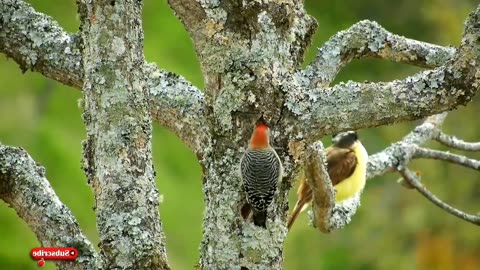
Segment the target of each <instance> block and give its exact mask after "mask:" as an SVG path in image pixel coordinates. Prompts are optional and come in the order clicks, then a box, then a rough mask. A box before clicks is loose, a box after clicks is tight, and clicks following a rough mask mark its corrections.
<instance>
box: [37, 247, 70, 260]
mask: <svg viewBox="0 0 480 270" xmlns="http://www.w3.org/2000/svg"><path fill="white" fill-rule="evenodd" d="M30 256H32V258H33V259H34V260H42V259H43V260H64V261H73V260H75V259H76V258H77V257H78V251H77V249H75V248H71V247H65V248H60V247H39V248H32V251H30Z"/></svg>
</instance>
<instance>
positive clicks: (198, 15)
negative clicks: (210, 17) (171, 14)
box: [168, 0, 206, 35]
mask: <svg viewBox="0 0 480 270" xmlns="http://www.w3.org/2000/svg"><path fill="white" fill-rule="evenodd" d="M168 4H169V5H170V7H171V8H172V9H173V10H174V11H175V14H176V15H177V17H178V18H179V19H180V20H181V21H182V22H183V24H184V25H185V29H186V30H187V31H188V32H190V34H191V35H196V33H197V29H198V28H200V27H203V26H204V23H203V22H202V21H204V20H205V19H206V14H205V10H204V9H203V7H202V6H201V4H200V1H195V0H168Z"/></svg>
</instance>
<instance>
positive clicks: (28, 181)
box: [0, 144, 98, 269]
mask: <svg viewBox="0 0 480 270" xmlns="http://www.w3.org/2000/svg"><path fill="white" fill-rule="evenodd" d="M0 199H2V200H3V201H5V202H6V203H7V204H8V205H9V206H10V207H12V208H13V209H15V211H16V212H17V214H18V216H19V217H20V218H22V219H23V220H24V221H25V222H26V223H27V224H28V225H29V226H30V228H31V229H32V231H33V232H34V233H35V235H37V238H38V240H39V241H40V243H41V244H42V246H45V247H74V248H76V249H77V250H78V252H79V257H78V258H77V260H75V261H55V264H56V266H57V267H58V268H59V269H95V268H97V266H98V256H97V253H96V252H95V249H94V248H93V246H92V244H91V243H90V241H88V239H87V238H86V237H85V236H84V235H83V233H82V231H81V230H80V226H79V225H78V223H77V220H76V219H75V217H74V216H73V214H72V213H71V212H70V210H69V209H68V208H67V206H65V205H64V204H63V203H62V202H61V201H60V199H58V197H57V195H56V194H55V191H54V190H53V188H52V186H51V185H50V183H49V182H48V180H47V179H46V177H45V168H43V167H41V166H39V165H38V164H37V163H35V161H34V160H33V159H32V158H31V157H30V156H29V155H28V154H27V153H26V152H25V150H23V149H21V148H17V147H9V146H5V145H2V144H0Z"/></svg>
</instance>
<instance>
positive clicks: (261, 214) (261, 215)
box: [253, 210, 267, 228]
mask: <svg viewBox="0 0 480 270" xmlns="http://www.w3.org/2000/svg"><path fill="white" fill-rule="evenodd" d="M266 223H267V211H255V210H253V224H255V225H256V226H259V227H263V228H267V225H266Z"/></svg>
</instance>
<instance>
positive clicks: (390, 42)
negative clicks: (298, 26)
mask: <svg viewBox="0 0 480 270" xmlns="http://www.w3.org/2000/svg"><path fill="white" fill-rule="evenodd" d="M454 53H455V49H454V48H450V47H442V46H438V45H434V44H429V43H425V42H420V41H416V40H413V39H409V38H405V37H402V36H398V35H395V34H392V33H390V32H389V31H387V30H385V29H384V28H383V27H382V26H380V25H379V24H378V23H376V22H373V21H369V20H364V21H360V22H358V23H356V24H354V25H353V26H351V27H350V28H349V29H347V30H344V31H341V32H338V33H337V34H335V35H334V36H333V37H332V38H330V39H329V40H328V41H327V42H325V44H324V45H323V46H322V47H321V48H319V49H318V55H317V57H316V58H315V60H314V61H313V62H312V63H311V64H310V65H308V66H307V68H306V69H305V70H304V71H303V73H304V75H305V76H307V77H309V78H311V84H310V85H311V86H316V87H318V86H319V84H323V85H325V86H326V85H328V84H330V83H331V82H332V81H333V80H334V79H335V77H336V76H337V74H338V72H339V71H340V70H341V68H342V67H343V66H345V65H346V64H348V63H349V62H350V61H351V60H352V59H359V58H365V57H372V58H381V59H386V60H390V61H393V62H399V63H405V64H410V65H415V66H420V67H426V68H435V67H439V66H441V65H443V64H445V63H446V62H447V61H448V60H450V59H451V58H452V57H453V55H454Z"/></svg>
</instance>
